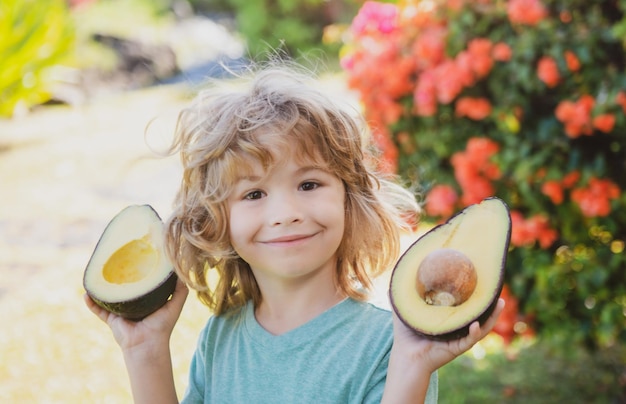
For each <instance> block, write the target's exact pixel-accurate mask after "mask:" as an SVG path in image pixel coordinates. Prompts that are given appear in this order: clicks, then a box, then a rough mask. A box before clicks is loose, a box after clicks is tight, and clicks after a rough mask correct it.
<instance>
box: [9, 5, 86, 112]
mask: <svg viewBox="0 0 626 404" xmlns="http://www.w3.org/2000/svg"><path fill="white" fill-rule="evenodd" d="M73 40H74V31H73V28H72V23H71V17H70V14H69V11H68V9H67V6H66V2H65V1H64V0H2V2H0V116H4V117H10V116H12V115H13V113H14V111H15V109H16V108H18V107H20V108H29V107H31V106H33V105H37V104H40V103H43V102H45V101H47V100H48V99H49V98H50V94H49V91H50V85H51V81H50V77H49V75H47V74H46V72H47V69H48V68H49V67H50V66H53V65H55V64H56V63H58V62H60V61H61V60H63V58H65V57H66V56H67V55H68V54H69V52H70V51H71V49H72V44H73Z"/></svg>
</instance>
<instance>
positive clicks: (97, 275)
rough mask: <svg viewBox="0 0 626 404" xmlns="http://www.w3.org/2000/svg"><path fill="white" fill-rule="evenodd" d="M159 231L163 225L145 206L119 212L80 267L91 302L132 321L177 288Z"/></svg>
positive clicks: (147, 313)
mask: <svg viewBox="0 0 626 404" xmlns="http://www.w3.org/2000/svg"><path fill="white" fill-rule="evenodd" d="M163 235H164V229H163V223H162V221H161V219H160V217H159V215H158V214H157V213H156V211H154V209H152V207H150V206H149V205H131V206H129V207H126V208H125V209H123V210H122V211H121V212H120V213H118V214H117V215H116V216H115V217H114V218H113V219H112V220H111V222H109V224H108V225H107V227H106V228H105V230H104V232H103V233H102V236H101V237H100V240H99V241H98V244H97V245H96V248H95V250H94V252H93V254H92V256H91V259H90V260H89V263H88V264H87V267H86V269H85V273H84V278H83V285H84V287H85V290H86V291H87V294H88V295H89V296H90V297H91V298H92V300H93V301H94V302H96V304H98V305H99V306H100V307H102V308H104V309H105V310H107V311H110V312H112V313H114V314H117V315H119V316H122V317H124V318H128V319H131V320H141V319H142V318H144V317H146V316H147V315H149V314H151V313H153V312H154V311H156V310H157V309H158V308H160V307H161V306H163V304H165V302H167V300H168V299H169V297H170V295H171V294H172V293H173V291H174V288H175V286H176V275H175V273H174V270H173V266H172V265H171V263H170V262H169V260H168V258H167V256H166V254H165V249H164V246H163V240H164V237H163Z"/></svg>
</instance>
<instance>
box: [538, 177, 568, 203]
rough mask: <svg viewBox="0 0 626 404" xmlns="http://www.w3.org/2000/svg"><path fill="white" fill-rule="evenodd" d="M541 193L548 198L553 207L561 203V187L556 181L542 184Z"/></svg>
mask: <svg viewBox="0 0 626 404" xmlns="http://www.w3.org/2000/svg"><path fill="white" fill-rule="evenodd" d="M541 193H543V194H544V195H546V196H547V197H548V198H550V200H551V201H552V203H553V204H555V205H560V204H562V203H563V187H562V185H561V183H559V182H558V181H554V180H550V181H546V182H544V183H543V185H542V186H541Z"/></svg>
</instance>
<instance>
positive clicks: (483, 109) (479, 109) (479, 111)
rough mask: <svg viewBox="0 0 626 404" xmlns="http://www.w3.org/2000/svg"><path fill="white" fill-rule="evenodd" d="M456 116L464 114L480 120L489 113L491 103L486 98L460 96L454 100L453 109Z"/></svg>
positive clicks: (460, 116)
mask: <svg viewBox="0 0 626 404" xmlns="http://www.w3.org/2000/svg"><path fill="white" fill-rule="evenodd" d="M454 112H455V114H456V116H458V117H459V118H462V117H464V116H466V117H468V118H470V119H473V120H475V121H480V120H482V119H485V118H486V117H488V116H489V114H491V103H490V102H489V100H487V99H486V98H472V97H462V98H459V99H458V100H457V102H456V106H455V109H454Z"/></svg>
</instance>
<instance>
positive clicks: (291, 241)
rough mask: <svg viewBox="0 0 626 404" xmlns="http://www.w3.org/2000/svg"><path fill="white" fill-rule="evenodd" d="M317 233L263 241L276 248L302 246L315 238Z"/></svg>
mask: <svg viewBox="0 0 626 404" xmlns="http://www.w3.org/2000/svg"><path fill="white" fill-rule="evenodd" d="M316 234H317V233H311V234H291V235H287V236H281V237H276V238H272V239H269V240H265V241H262V243H263V244H267V245H274V246H291V245H296V244H301V243H303V242H306V241H308V240H310V239H311V238H313V237H314V236H315V235H316Z"/></svg>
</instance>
